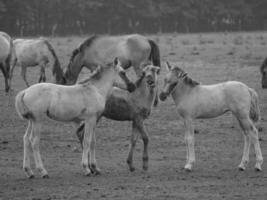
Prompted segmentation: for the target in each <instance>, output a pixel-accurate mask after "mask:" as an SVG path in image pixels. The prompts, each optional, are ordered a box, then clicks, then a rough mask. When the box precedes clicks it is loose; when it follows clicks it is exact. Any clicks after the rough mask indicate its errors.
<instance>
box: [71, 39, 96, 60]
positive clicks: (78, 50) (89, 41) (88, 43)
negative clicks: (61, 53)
mask: <svg viewBox="0 0 267 200" xmlns="http://www.w3.org/2000/svg"><path fill="white" fill-rule="evenodd" d="M98 37H99V36H97V35H93V36H91V37H89V38H87V39H86V40H85V41H84V42H83V43H82V44H80V46H79V47H78V48H76V49H74V50H73V51H72V54H71V57H70V62H72V61H73V59H74V57H75V56H76V55H77V54H79V53H81V52H82V51H84V49H85V48H87V47H90V46H91V45H92V44H93V42H94V41H95V40H96V39H97V38H98Z"/></svg>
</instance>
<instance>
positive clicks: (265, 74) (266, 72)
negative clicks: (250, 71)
mask: <svg viewBox="0 0 267 200" xmlns="http://www.w3.org/2000/svg"><path fill="white" fill-rule="evenodd" d="M260 72H261V76H262V77H261V86H262V88H267V58H265V60H264V61H263V63H262V65H261V67H260Z"/></svg>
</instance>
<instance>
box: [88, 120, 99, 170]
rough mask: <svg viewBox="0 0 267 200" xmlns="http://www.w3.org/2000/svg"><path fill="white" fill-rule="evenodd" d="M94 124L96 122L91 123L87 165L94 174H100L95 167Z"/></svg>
mask: <svg viewBox="0 0 267 200" xmlns="http://www.w3.org/2000/svg"><path fill="white" fill-rule="evenodd" d="M95 126H96V123H94V124H92V140H91V144H90V155H89V166H90V169H91V170H92V172H93V173H94V174H100V169H99V168H98V167H97V163H96V158H95V147H96V137H95Z"/></svg>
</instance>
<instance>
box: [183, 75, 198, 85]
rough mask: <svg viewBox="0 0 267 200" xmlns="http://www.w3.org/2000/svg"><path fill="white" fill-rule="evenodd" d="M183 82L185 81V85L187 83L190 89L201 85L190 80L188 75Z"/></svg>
mask: <svg viewBox="0 0 267 200" xmlns="http://www.w3.org/2000/svg"><path fill="white" fill-rule="evenodd" d="M183 80H184V83H185V84H186V85H189V86H190V87H196V86H197V85H200V83H199V82H197V81H195V80H193V79H192V78H190V77H189V76H187V75H186V76H185V77H184V79H183Z"/></svg>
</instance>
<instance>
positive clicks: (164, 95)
mask: <svg viewBox="0 0 267 200" xmlns="http://www.w3.org/2000/svg"><path fill="white" fill-rule="evenodd" d="M167 96H168V95H167V94H166V93H165V92H161V93H160V95H159V99H160V100H161V101H165V100H166V99H167Z"/></svg>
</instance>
